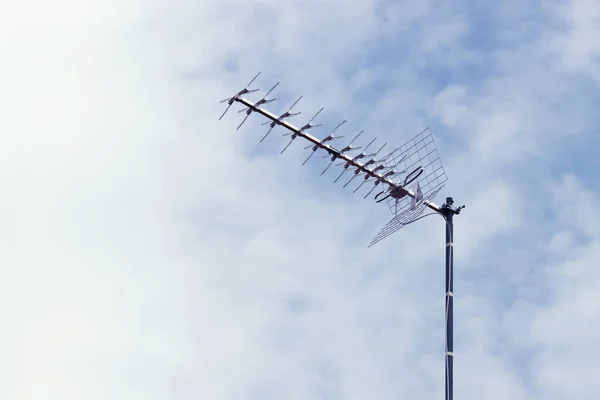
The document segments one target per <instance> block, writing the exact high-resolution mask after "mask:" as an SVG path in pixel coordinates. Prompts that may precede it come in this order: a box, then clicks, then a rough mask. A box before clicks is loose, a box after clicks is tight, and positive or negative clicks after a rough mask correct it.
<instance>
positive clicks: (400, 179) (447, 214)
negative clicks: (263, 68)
mask: <svg viewBox="0 0 600 400" xmlns="http://www.w3.org/2000/svg"><path fill="white" fill-rule="evenodd" d="M259 75H260V72H259V73H258V74H256V76H255V77H254V78H252V80H251V81H250V82H249V83H248V85H246V87H245V88H244V89H242V90H240V91H239V92H237V93H236V94H234V95H233V96H231V97H229V98H227V99H225V100H222V101H221V103H227V108H226V109H225V112H223V114H222V115H221V117H220V118H219V120H221V119H222V118H223V116H224V115H225V114H226V113H227V111H228V110H229V108H230V107H231V106H232V105H233V104H234V103H239V104H240V105H242V106H243V108H242V109H241V110H239V111H238V113H242V112H244V113H245V116H244V119H243V120H242V122H241V123H240V124H239V125H238V127H237V129H239V128H240V127H241V126H242V125H243V124H244V123H245V122H246V121H247V119H248V118H249V117H250V114H252V113H257V114H259V115H261V116H262V117H264V118H266V119H267V121H265V122H263V123H262V125H264V126H267V125H268V126H269V129H268V131H267V132H266V134H265V135H264V136H263V137H262V139H261V140H260V141H261V142H263V141H264V140H265V139H266V138H267V136H268V135H269V134H270V133H271V132H272V131H273V130H274V129H275V128H277V127H282V128H284V129H285V130H286V133H284V134H283V136H288V137H289V139H290V140H289V142H288V143H287V145H286V146H285V147H284V148H283V150H281V153H283V152H284V151H285V150H286V149H287V148H288V147H289V146H290V145H291V144H292V143H293V142H294V141H295V140H296V139H297V138H302V139H303V140H305V141H308V142H309V144H308V145H307V146H305V147H304V149H305V150H308V149H310V154H309V156H308V157H307V158H306V160H305V161H304V162H303V164H302V165H305V164H306V163H307V162H308V161H309V160H310V159H311V157H312V156H313V155H314V154H315V153H316V152H317V150H323V151H324V152H325V153H327V154H325V155H324V156H323V158H329V160H330V162H329V164H328V165H327V167H326V168H325V169H324V170H323V172H321V175H323V174H324V173H325V172H326V171H327V170H328V169H329V167H331V165H332V164H334V163H335V162H336V161H337V162H338V163H337V164H336V167H340V166H341V167H342V171H341V172H340V174H339V175H338V176H337V178H336V179H335V181H334V182H337V181H338V180H340V179H341V178H342V176H343V175H344V174H346V173H348V172H352V175H351V178H350V180H348V181H347V182H346V183H345V184H344V185H343V187H346V186H348V185H349V184H350V183H351V182H352V181H354V180H355V179H356V178H358V177H359V176H360V178H361V179H359V182H360V184H359V185H358V186H357V187H356V188H355V189H354V191H353V193H356V192H357V191H358V190H359V189H360V188H361V187H362V186H363V185H365V184H366V183H370V184H371V185H372V186H371V189H370V190H369V191H368V192H367V194H366V195H365V196H364V197H363V198H364V199H366V198H367V197H369V195H371V193H372V192H373V191H375V190H376V189H377V188H379V189H380V190H379V191H378V192H377V193H376V194H375V196H374V200H375V203H381V202H383V201H384V200H387V204H388V207H389V209H390V211H391V213H392V219H391V220H390V221H389V222H388V223H387V224H386V225H385V226H384V227H383V228H382V229H381V230H380V231H379V233H378V234H377V235H376V236H375V237H374V238H373V240H372V241H371V243H370V244H369V246H368V247H371V246H373V245H374V244H376V243H378V242H379V241H381V240H383V239H385V238H386V237H388V236H390V235H391V234H393V233H394V232H396V231H398V230H399V229H401V228H402V227H404V226H406V225H408V224H411V223H413V222H415V221H417V220H419V219H421V218H423V217H425V216H427V215H432V214H437V215H441V216H442V217H443V218H444V220H445V225H446V226H445V231H446V284H445V289H446V291H445V303H446V307H445V309H446V311H445V323H446V346H445V355H444V358H445V372H446V374H445V383H446V384H445V400H453V377H454V352H453V351H454V344H453V326H454V283H453V274H454V265H453V246H454V216H455V215H457V214H459V213H460V211H461V210H462V209H463V208H464V207H465V206H460V207H454V200H453V199H452V197H447V198H446V203H444V204H443V205H442V206H441V207H440V206H438V205H436V204H435V203H433V199H434V198H435V196H436V195H437V194H438V193H439V192H440V190H441V189H442V188H443V187H444V184H445V183H446V181H447V179H448V178H447V176H446V173H445V171H444V167H443V166H442V163H441V161H440V158H439V155H438V153H437V148H436V146H435V143H434V141H433V134H432V133H431V131H430V130H429V128H427V129H425V130H424V131H422V132H420V133H419V134H418V135H416V136H415V137H413V138H412V139H411V140H409V141H408V142H406V143H404V144H403V145H402V146H400V147H397V148H395V149H394V150H393V151H391V152H389V153H387V154H385V155H383V154H384V153H382V151H383V149H384V148H385V146H386V145H387V143H384V144H383V145H382V146H381V147H379V149H378V150H376V151H375V152H372V153H369V152H368V151H367V150H368V149H370V147H371V145H373V143H374V142H375V141H376V140H377V138H374V139H373V140H371V141H370V142H369V143H368V144H367V145H366V146H365V147H364V148H363V147H362V146H355V145H354V142H355V141H356V140H357V139H358V138H359V137H360V136H361V135H362V133H363V132H364V131H360V132H359V133H358V134H357V135H356V136H355V137H354V138H353V139H352V140H351V141H350V143H348V145H346V146H344V147H342V148H336V147H333V146H332V145H331V142H333V141H335V140H338V139H341V138H342V137H343V136H335V135H334V134H335V133H336V131H337V130H338V129H339V128H340V127H341V126H342V125H344V124H345V123H346V122H347V121H346V120H344V121H342V122H341V123H340V124H338V125H337V126H336V127H335V128H334V129H333V130H332V131H331V133H330V134H329V135H328V136H326V137H324V138H323V139H318V138H317V137H315V136H313V135H311V134H310V133H308V131H309V130H311V129H313V128H316V127H319V126H321V124H313V121H314V120H315V119H316V118H317V117H318V116H319V114H320V113H321V112H322V111H323V108H321V109H320V110H319V111H317V112H316V114H315V115H314V116H313V117H312V118H311V119H310V120H309V121H308V122H307V123H306V124H304V125H303V126H302V127H300V128H298V127H296V126H294V125H292V124H291V123H289V122H288V121H287V118H291V117H294V116H297V115H299V114H301V113H300V112H292V109H293V108H294V107H295V106H296V105H297V104H298V103H299V102H300V100H301V99H302V97H303V96H300V97H299V98H298V99H297V100H296V101H295V102H294V103H293V104H292V105H291V106H290V107H289V108H288V109H287V111H285V112H284V113H283V114H280V115H276V114H274V113H272V112H270V111H268V110H266V109H264V108H263V107H262V106H263V105H265V104H268V103H271V102H273V101H275V100H276V98H268V97H269V95H270V94H271V92H272V91H273V90H274V89H275V88H276V87H277V86H278V85H279V82H277V83H276V84H275V85H274V86H273V87H272V88H271V89H270V90H269V91H268V92H267V93H266V94H265V95H264V96H263V97H262V98H261V99H260V100H258V101H256V102H253V101H251V100H249V99H248V98H246V97H244V95H246V94H249V93H254V92H257V91H258V90H259V89H258V88H256V89H251V88H250V86H251V85H252V83H254V81H255V80H256V78H258V76H259ZM360 149H362V151H361V152H360V153H354V154H353V155H351V154H349V153H350V152H354V151H356V150H360ZM426 209H429V210H430V211H431V212H430V213H428V214H425V215H422V214H423V212H424V211H425V210H426Z"/></svg>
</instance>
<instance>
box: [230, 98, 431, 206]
mask: <svg viewBox="0 0 600 400" xmlns="http://www.w3.org/2000/svg"><path fill="white" fill-rule="evenodd" d="M234 101H236V102H238V103H240V104H243V105H244V106H246V107H248V108H249V109H251V110H252V111H254V112H256V113H258V114H260V115H262V116H263V117H266V118H268V119H270V120H271V121H272V122H275V123H276V124H277V125H280V126H282V127H284V128H286V129H288V130H289V131H291V132H292V133H293V134H295V135H297V136H299V137H301V138H303V139H306V140H308V141H309V142H311V143H312V144H313V145H315V146H316V147H317V148H320V149H323V150H325V151H327V152H328V153H329V154H330V155H331V156H335V158H336V159H338V160H340V161H344V162H345V163H348V164H349V165H350V166H352V167H354V168H356V169H358V170H359V171H360V172H361V173H364V174H365V175H368V176H369V177H372V178H375V179H378V180H379V181H381V182H382V183H386V184H387V185H389V186H390V187H392V188H395V189H403V190H405V191H406V193H405V194H406V195H408V196H409V197H411V198H416V195H415V193H414V192H413V191H412V190H410V189H407V188H404V187H402V185H399V184H398V183H396V182H394V181H393V180H392V179H391V178H388V177H387V176H386V174H385V173H380V172H376V171H373V170H372V169H369V168H368V167H367V166H365V164H364V163H361V162H360V161H358V160H354V158H353V157H351V156H349V155H348V154H347V153H343V152H341V151H340V150H338V149H336V148H334V147H333V146H331V145H329V144H327V143H322V141H321V140H319V139H318V138H316V137H315V136H313V135H311V134H310V133H307V132H306V130H304V131H301V130H300V129H299V128H297V127H296V126H294V125H292V124H291V123H289V122H287V121H279V120H278V118H279V117H278V116H277V115H275V114H273V113H272V112H270V111H268V110H265V109H264V108H262V107H260V106H259V107H256V106H255V104H254V102H252V101H250V100H248V99H246V98H244V97H236V98H234ZM423 203H424V204H425V205H426V206H427V207H428V208H430V209H431V210H433V211H435V212H440V211H441V208H440V206H438V205H436V204H435V203H434V202H432V201H430V200H423Z"/></svg>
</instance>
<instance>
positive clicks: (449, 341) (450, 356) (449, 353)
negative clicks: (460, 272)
mask: <svg viewBox="0 0 600 400" xmlns="http://www.w3.org/2000/svg"><path fill="white" fill-rule="evenodd" d="M453 204H454V200H453V199H452V197H447V198H446V203H445V204H444V205H443V206H442V207H441V213H442V215H443V216H444V217H445V219H446V311H445V312H446V354H445V359H446V368H445V369H446V387H445V390H446V397H445V398H446V400H452V399H453V389H454V388H453V386H454V279H453V278H454V264H453V263H454V255H453V246H454V243H453V238H454V214H458V213H460V210H461V208H462V207H459V208H454V207H452V205H453Z"/></svg>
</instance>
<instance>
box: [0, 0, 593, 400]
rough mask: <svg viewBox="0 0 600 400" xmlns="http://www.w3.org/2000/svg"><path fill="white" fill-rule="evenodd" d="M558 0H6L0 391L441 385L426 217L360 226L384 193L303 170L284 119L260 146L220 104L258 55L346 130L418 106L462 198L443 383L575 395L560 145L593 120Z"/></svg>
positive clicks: (394, 127) (378, 128) (574, 304)
mask: <svg viewBox="0 0 600 400" xmlns="http://www.w3.org/2000/svg"><path fill="white" fill-rule="evenodd" d="M569 4H570V5H569V7H567V8H552V7H551V6H548V9H547V10H546V11H547V14H543V15H541V16H539V20H536V21H533V22H535V24H533V22H532V24H533V25H531V26H532V28H528V29H525V28H524V27H523V25H522V24H523V21H527V20H530V19H531V18H532V17H531V13H530V10H525V9H524V8H522V9H514V8H513V9H511V10H512V11H510V10H506V9H501V10H499V11H498V12H497V13H495V14H494V15H493V16H492V15H491V14H490V13H491V11H490V10H486V9H483V8H482V9H481V10H478V12H480V13H482V15H485V16H486V17H487V18H489V19H490V20H493V22H494V23H493V24H492V25H490V26H489V27H488V30H486V31H485V32H483V31H480V29H483V28H482V27H481V26H479V25H478V24H477V14H476V13H475V14H473V13H469V12H467V11H466V10H465V9H463V8H460V7H458V6H449V5H447V4H446V3H443V2H434V1H431V2H423V3H422V4H420V5H419V7H413V6H412V5H409V4H408V3H402V2H394V3H387V2H369V1H362V2H358V3H356V4H353V6H352V7H350V6H348V5H347V4H346V3H344V2H341V1H328V2H321V1H319V2H317V1H303V2H300V1H298V2H291V3H286V4H285V6H282V5H281V4H279V3H276V2H272V1H267V0H264V1H261V2H255V3H248V2H241V1H222V2H216V1H215V2H192V1H184V0H180V1H177V2H168V3H167V2H160V1H154V2H134V1H130V2H112V3H111V2H108V3H106V2H104V3H102V6H97V5H93V4H91V3H90V4H87V3H85V2H83V3H82V2H69V1H65V0H63V1H60V2H53V3H52V4H51V5H49V3H48V4H47V3H43V2H33V1H29V2H18V3H17V2H14V4H11V5H8V6H7V7H6V9H7V11H8V12H3V14H2V19H1V20H0V26H2V30H3V32H2V33H3V34H2V38H3V39H2V42H0V43H1V45H0V49H1V51H2V59H3V60H5V62H3V64H2V66H1V67H0V68H1V69H0V71H1V72H2V74H0V87H2V88H3V89H2V91H1V94H0V132H1V137H2V143H3V145H2V146H1V147H0V163H1V165H0V184H1V185H2V186H1V187H2V189H3V196H2V198H1V200H0V202H1V204H2V207H1V210H2V211H0V225H1V228H0V304H1V305H0V313H1V314H2V315H3V316H4V318H3V326H2V329H1V330H0V332H1V333H0V353H1V354H3V355H4V356H3V357H2V361H0V397H2V398H10V399H38V398H44V399H71V398H82V397H86V398H91V399H94V398H115V399H120V398H127V399H132V398H144V399H163V398H164V399H167V398H168V399H172V398H182V399H187V398H198V397H202V398H211V399H240V398H241V399H252V398H261V399H269V398H274V399H281V398H286V399H295V398H298V399H300V398H302V399H305V398H322V399H327V400H329V399H336V398H344V399H364V398H382V399H385V398H397V397H398V396H399V394H405V395H407V396H409V397H413V398H424V397H435V396H439V397H441V396H443V357H442V354H443V353H442V349H443V341H442V340H443V320H442V316H443V313H442V312H441V310H442V309H443V308H442V304H443V298H442V295H443V273H442V271H443V262H442V261H443V251H444V248H443V241H444V237H443V236H444V232H443V228H440V227H441V225H440V223H441V219H439V218H427V219H424V220H422V221H420V222H419V223H418V224H415V225H414V226H409V227H406V228H404V229H403V230H402V231H400V232H399V233H397V234H396V235H395V236H394V237H393V238H390V239H386V241H384V242H382V243H380V244H378V245H377V246H376V247H374V248H373V249H369V250H367V249H366V245H367V243H368V241H369V239H370V237H369V236H370V234H371V233H374V232H376V230H377V229H378V228H379V227H380V226H382V225H383V224H384V223H385V222H386V221H387V218H388V217H389V216H388V215H387V210H385V209H384V208H381V207H379V208H378V207H376V206H375V205H374V204H372V202H370V201H364V200H362V199H361V198H359V197H351V196H350V195H349V193H347V190H346V191H340V189H339V187H336V186H332V185H330V180H333V178H332V175H328V176H327V177H319V175H318V174H319V172H320V169H321V168H323V167H324V166H321V165H319V163H318V161H317V157H315V160H312V161H315V162H312V161H311V163H310V164H309V165H307V166H306V167H304V168H301V167H300V163H301V161H302V160H303V154H302V155H301V154H300V153H301V151H300V150H301V149H300V148H301V145H299V144H295V145H296V146H292V147H291V148H290V149H289V150H288V151H287V152H286V153H285V154H284V155H283V156H279V155H275V154H277V153H278V152H279V150H280V149H281V148H283V146H284V144H285V143H284V141H282V140H280V139H279V138H278V136H279V135H278V134H277V133H274V134H273V135H272V137H271V138H269V140H268V141H267V143H266V144H264V145H260V146H259V145H258V144H257V141H258V138H259V135H261V134H262V130H260V129H262V128H260V129H259V128H257V127H258V126H259V125H258V120H259V118H258V117H256V116H253V118H251V119H249V121H248V124H247V127H246V128H245V129H242V130H240V131H238V132H236V131H235V126H236V124H235V123H234V122H233V121H234V120H235V118H234V117H233V114H235V113H234V112H232V113H231V115H228V117H226V118H225V119H224V121H222V122H220V123H219V122H218V121H217V117H218V116H219V115H220V112H221V110H222V109H221V105H220V104H218V101H219V100H221V99H222V98H224V97H226V96H227V95H229V94H230V93H231V92H233V91H235V90H236V89H238V87H239V86H241V85H243V84H245V82H247V80H249V79H250V77H251V76H252V75H253V74H254V73H256V71H258V70H262V71H263V75H262V76H261V80H260V85H261V86H262V87H266V86H268V85H270V84H273V83H274V82H276V81H278V80H280V81H281V82H282V84H281V85H280V86H281V91H280V92H279V93H278V95H279V94H280V96H279V97H281V102H276V103H274V105H273V106H274V110H276V111H279V109H280V108H283V107H285V104H284V103H286V102H289V101H292V98H293V97H294V96H296V95H297V94H300V93H303V94H305V99H304V100H303V103H302V105H301V106H300V107H299V109H301V110H302V111H303V112H304V113H306V114H308V113H311V112H314V111H316V110H317V109H318V108H319V106H320V105H321V104H322V105H324V106H325V107H326V108H325V112H326V115H324V118H323V120H324V123H325V125H326V126H325V127H324V128H329V127H330V126H333V125H335V123H337V121H341V120H342V119H343V118H349V119H350V120H349V123H348V130H347V132H344V134H345V136H346V137H348V136H351V135H352V133H353V132H354V131H356V132H358V131H359V130H360V129H362V128H365V129H366V132H365V133H367V134H369V135H378V136H380V140H382V141H383V140H387V141H388V142H390V144H393V143H397V144H400V143H402V142H403V141H405V140H407V139H408V138H409V135H410V133H411V132H413V133H416V132H418V131H419V130H420V128H423V127H424V126H426V125H432V126H434V131H435V132H436V136H438V147H439V149H440V153H441V154H442V160H443V161H444V162H445V164H446V167H447V172H448V174H449V176H450V179H451V181H450V184H449V185H448V188H447V189H445V190H444V193H443V194H441V195H440V199H438V200H439V201H440V202H441V201H443V198H444V196H445V194H446V193H448V194H452V195H454V197H455V200H456V201H457V203H461V204H462V203H466V204H467V208H466V209H465V211H464V213H463V214H461V215H460V216H458V217H457V218H456V234H457V238H456V244H457V250H456V268H457V277H456V279H457V282H456V320H455V323H456V341H457V342H456V346H455V353H456V355H457V358H456V395H457V396H460V397H461V398H472V399H476V398H477V399H479V398H489V399H495V398H498V399H500V398H507V397H510V398H515V399H519V398H528V399H531V398H557V399H558V398H565V397H567V396H569V397H572V398H577V399H592V398H594V397H593V396H594V393H597V390H598V388H597V385H596V384H594V380H593V379H591V372H590V371H595V370H596V369H597V368H598V365H597V363H596V362H595V361H594V360H593V359H592V358H590V357H589V354H591V353H590V351H591V350H590V349H592V348H593V347H592V346H593V344H594V342H593V340H594V338H595V337H597V336H598V331H599V329H600V326H596V325H597V324H596V321H597V320H598V315H600V310H598V309H597V307H596V306H595V301H594V293H595V292H594V290H595V288H596V287H597V284H598V282H599V279H600V275H598V274H597V273H596V272H595V271H596V268H595V266H594V265H595V260H596V259H597V257H598V251H597V250H598V244H597V243H598V231H597V229H596V228H595V227H596V226H597V224H596V223H595V219H596V214H597V213H596V210H597V207H596V205H597V203H598V199H597V189H596V188H590V187H586V183H584V182H585V181H582V180H580V179H578V178H576V177H575V176H573V174H572V171H573V170H575V169H576V167H577V165H576V164H577V160H573V159H570V158H569V155H568V154H569V146H570V145H569V140H570V139H571V138H572V137H573V135H575V134H576V135H577V137H578V138H580V139H579V140H581V141H585V140H587V139H588V138H589V133H588V132H593V131H594V129H595V130H596V131H597V128H598V123H597V120H596V119H595V118H594V113H593V112H594V109H593V106H592V105H591V104H592V103H591V101H590V100H591V99H592V98H593V96H594V94H593V93H590V91H588V90H586V89H587V88H586V86H585V85H584V84H582V79H587V77H589V76H592V77H594V65H595V64H594V62H595V61H594V60H595V58H594V57H595V47H594V45H593V43H592V41H590V40H589V37H591V36H590V35H591V32H592V30H593V27H594V23H593V21H594V18H595V17H594V15H595V14H594V12H593V7H594V3H593V2H587V3H586V2H571V3H569ZM407 7H408V8H407ZM509 11H510V13H509ZM567 11H568V13H567ZM486 13H487V14H486ZM550 16H552V18H555V17H557V16H560V17H564V18H565V21H569V23H571V25H569V29H567V30H561V29H562V28H560V26H559V25H558V24H554V23H551V22H550V20H548V21H549V22H547V23H546V22H545V19H544V18H546V17H547V18H550ZM581 19H585V21H587V22H585V23H584V24H579V25H578V24H575V23H574V22H575V21H580V20H581ZM552 21H554V20H552ZM517 24H518V25H519V26H520V27H521V28H519V27H517V26H516V25H517ZM580 25H581V26H580ZM512 26H515V30H514V31H512V36H514V37H512V36H511V35H506V32H507V29H510V28H511V27H512ZM484 34H485V35H487V36H486V37H487V39H489V38H491V39H490V40H489V41H485V45H481V44H480V43H476V41H474V39H473V38H474V37H475V38H483V35H484ZM582 35H583V36H585V38H583V36H582ZM518 36H522V37H523V40H521V42H520V44H519V45H515V44H514V43H515V42H516V39H517V37H518ZM494 38H496V39H498V40H497V42H494V40H492V39H494ZM547 38H550V39H551V40H548V41H546V39H547ZM509 39H510V40H509ZM513 39H514V40H513ZM591 43H592V44H591ZM485 46H488V47H489V48H486V47H485ZM561 46H562V47H561ZM563 50H564V51H565V52H566V53H565V54H571V55H576V57H573V62H572V63H571V64H568V63H565V58H563V56H560V55H557V52H558V51H563ZM567 50H568V51H567ZM596 64H597V63H596ZM466 70H469V71H473V75H472V76H465V75H468V74H466V73H465V72H463V71H466ZM313 110H314V111H313ZM233 111H235V110H233ZM303 117H304V115H303ZM298 120H300V118H298ZM567 126H568V127H569V128H570V130H566V129H565V127H567ZM321 133H322V132H317V134H321ZM275 151H277V153H275ZM590 154H591V155H590V157H592V156H594V153H593V151H592V150H590ZM547 168H552V170H550V171H549V170H548V169H547ZM557 169H559V170H560V171H561V175H563V173H564V175H563V176H564V177H563V178H560V179H558V180H556V181H555V180H552V179H553V177H552V176H551V173H555V171H556V170H557ZM546 249H550V251H548V252H547V250H546Z"/></svg>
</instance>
